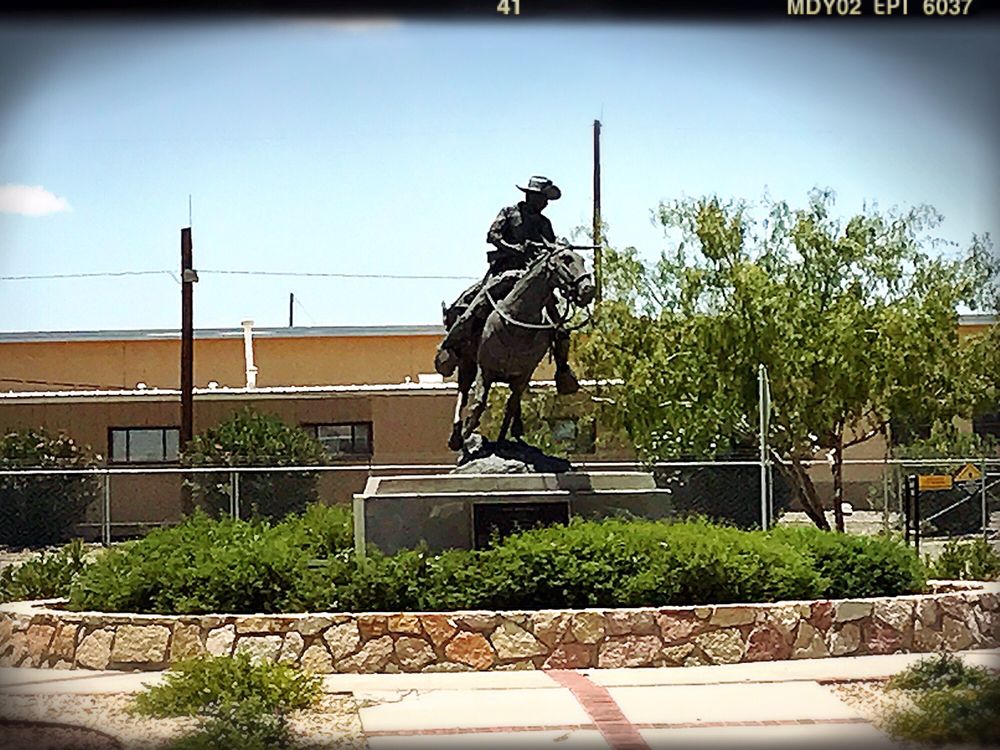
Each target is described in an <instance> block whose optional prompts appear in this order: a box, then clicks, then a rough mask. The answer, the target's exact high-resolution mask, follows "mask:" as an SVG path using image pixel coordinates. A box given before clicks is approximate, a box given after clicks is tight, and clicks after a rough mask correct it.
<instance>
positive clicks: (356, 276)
mask: <svg viewBox="0 0 1000 750" xmlns="http://www.w3.org/2000/svg"><path fill="white" fill-rule="evenodd" d="M199 273H217V274H227V275H240V276H316V277H332V278H342V279H415V280H418V281H423V280H430V281H438V280H441V281H472V280H475V279H478V278H479V277H478V276H444V275H442V276H437V275H433V274H396V273H324V272H314V271H224V270H206V271H199Z"/></svg>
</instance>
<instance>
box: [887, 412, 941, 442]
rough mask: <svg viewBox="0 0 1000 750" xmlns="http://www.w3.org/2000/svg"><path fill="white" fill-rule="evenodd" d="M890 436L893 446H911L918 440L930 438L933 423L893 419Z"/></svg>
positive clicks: (890, 425)
mask: <svg viewBox="0 0 1000 750" xmlns="http://www.w3.org/2000/svg"><path fill="white" fill-rule="evenodd" d="M889 434H890V436H891V439H892V444H893V445H895V446H899V445H910V444H911V443H914V442H916V441H917V440H928V439H929V438H930V436H931V423H930V422H928V421H925V420H919V419H900V418H897V417H893V418H891V419H890V420H889Z"/></svg>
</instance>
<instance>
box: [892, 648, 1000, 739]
mask: <svg viewBox="0 0 1000 750" xmlns="http://www.w3.org/2000/svg"><path fill="white" fill-rule="evenodd" d="M887 687H888V688H889V689H890V690H905V691H906V693H907V696H908V697H909V699H910V700H909V701H908V702H902V701H900V702H897V703H896V704H895V705H894V706H893V707H892V708H891V709H889V711H888V715H887V716H886V728H887V729H888V731H889V733H890V734H892V735H893V736H894V737H896V738H897V739H902V740H910V741H914V742H920V743H929V744H934V745H941V744H946V743H949V744H951V743H962V744H969V745H973V744H975V745H982V746H989V747H994V746H996V745H997V744H1000V675H997V674H995V673H992V672H989V671H987V670H986V669H982V668H980V667H969V666H967V665H965V664H964V662H962V660H961V659H959V658H958V657H955V656H950V655H948V654H941V655H940V656H938V657H935V658H932V659H925V660H923V661H921V662H918V663H917V664H916V665H914V666H913V667H910V668H909V669H907V670H905V671H904V672H902V673H900V674H898V675H896V676H895V677H893V678H892V679H891V680H890V681H889V684H888V686H887Z"/></svg>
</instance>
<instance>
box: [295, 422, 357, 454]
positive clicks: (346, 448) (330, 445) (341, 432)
mask: <svg viewBox="0 0 1000 750" xmlns="http://www.w3.org/2000/svg"><path fill="white" fill-rule="evenodd" d="M302 429H304V430H305V431H306V432H308V433H309V434H310V435H312V436H313V437H314V438H316V439H317V440H318V441H319V442H320V443H322V444H323V447H324V448H326V452H327V453H329V454H330V455H331V456H333V457H335V458H337V457H342V456H363V457H365V458H367V457H369V456H371V455H372V423H371V422H349V423H344V424H310V425H303V427H302Z"/></svg>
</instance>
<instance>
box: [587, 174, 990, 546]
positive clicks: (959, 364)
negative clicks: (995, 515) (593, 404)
mask: <svg viewBox="0 0 1000 750" xmlns="http://www.w3.org/2000/svg"><path fill="white" fill-rule="evenodd" d="M833 206H834V196H833V194H832V193H831V192H830V191H819V190H815V191H813V192H811V193H810V195H809V200H808V203H807V205H806V206H805V207H804V208H801V209H797V210H794V209H792V208H791V207H790V206H789V205H788V204H787V203H785V202H782V201H778V202H773V201H771V200H769V199H767V198H765V200H764V206H763V208H764V211H762V212H759V214H758V215H759V216H761V217H762V218H754V216H755V213H758V212H757V211H756V209H754V207H752V206H750V205H749V204H747V203H746V202H743V201H728V202H726V201H722V200H720V199H719V198H717V197H704V198H682V199H678V200H674V201H671V202H669V203H664V204H661V205H660V207H659V211H658V214H657V215H658V219H659V221H660V223H661V224H662V225H663V227H664V228H665V230H666V232H667V237H668V239H669V240H670V248H669V249H667V250H665V251H663V252H662V253H661V255H660V257H659V258H658V259H657V260H656V261H655V262H653V263H646V262H643V260H642V259H641V258H640V256H639V254H638V252H637V251H636V250H635V249H634V248H627V249H625V250H622V251H614V250H612V249H610V248H609V249H607V251H606V252H605V256H604V269H605V273H604V302H603V303H602V305H601V308H600V310H599V313H598V315H597V319H596V323H595V327H594V330H593V332H592V333H591V334H590V336H589V337H588V338H587V341H586V343H585V344H584V346H583V347H582V349H581V359H582V360H583V364H584V367H585V371H586V372H587V373H588V375H589V376H592V377H603V378H619V379H621V380H622V381H623V385H622V386H621V387H618V388H616V389H614V391H613V393H612V394H610V395H611V398H612V400H613V402H614V403H613V405H612V406H611V408H609V409H608V410H607V412H608V418H609V419H614V420H617V422H618V423H619V424H620V425H621V427H622V428H624V429H625V430H626V431H627V432H628V434H629V435H630V436H631V438H632V440H633V442H634V444H635V447H636V450H637V451H638V453H639V454H640V455H641V456H643V457H645V458H647V459H650V460H665V459H670V458H678V457H682V456H697V457H708V456H715V455H719V454H722V453H727V452H731V451H733V450H734V449H739V448H741V447H743V448H747V447H751V446H753V445H755V443H756V433H757V413H758V385H757V370H758V365H759V364H763V365H765V367H766V368H767V372H768V375H769V379H770V384H771V393H772V408H773V413H772V419H771V424H770V433H769V436H768V440H769V444H770V447H771V449H772V451H773V453H774V456H775V457H776V458H778V459H780V463H779V468H780V471H781V472H782V473H783V474H784V475H785V476H786V478H787V479H788V481H789V483H790V484H791V486H792V489H793V491H794V493H795V495H796V496H797V498H798V499H799V501H800V502H801V504H802V506H803V508H804V509H805V511H806V513H807V514H808V515H809V516H810V518H812V520H813V521H814V522H815V523H816V525H817V526H819V527H820V528H828V527H829V525H828V523H827V521H826V518H825V516H824V514H823V508H822V503H821V500H820V498H819V496H818V494H817V491H816V488H815V485H814V483H813V481H812V479H811V477H810V475H809V473H808V471H807V466H806V463H805V462H807V461H809V460H814V459H817V458H819V459H822V458H827V460H829V461H830V463H831V467H832V479H833V488H834V509H835V515H836V524H837V528H838V529H841V530H842V529H843V517H842V514H841V510H840V503H841V499H842V497H843V458H844V451H845V450H846V449H847V448H849V447H851V446H853V445H857V444H859V443H862V442H865V441H867V440H870V439H872V438H874V437H875V436H877V435H880V434H881V435H883V436H884V435H886V434H887V431H888V424H889V420H890V418H891V417H893V416H897V417H899V416H902V417H909V416H912V415H920V417H921V419H924V420H929V421H931V422H944V421H947V420H950V419H951V418H952V417H953V416H955V415H965V416H968V415H969V414H970V413H971V412H972V410H973V408H975V406H976V405H977V404H979V403H981V402H982V401H983V399H984V398H986V397H987V395H988V394H987V392H986V391H988V389H989V382H990V381H991V380H992V382H993V383H994V386H993V387H995V383H996V373H995V372H994V373H992V374H990V373H989V372H988V370H987V369H986V368H985V364H986V362H987V361H988V360H989V359H990V356H994V357H995V354H994V355H989V354H988V353H987V352H986V348H987V344H986V343H985V341H984V339H985V338H986V337H978V338H974V339H971V340H968V341H964V342H960V341H959V337H958V316H957V312H956V311H957V309H958V308H959V306H960V305H961V304H967V305H970V306H972V307H976V306H979V309H982V307H981V306H982V305H983V304H985V298H986V296H987V294H988V293H990V290H991V289H995V274H996V265H995V259H994V258H993V257H992V256H991V250H992V246H991V244H990V240H989V237H988V236H984V237H973V240H972V243H971V246H970V248H969V249H968V250H967V251H966V252H964V253H962V254H958V253H956V252H954V250H953V249H952V250H948V249H947V248H942V247H941V242H940V241H939V240H936V239H935V238H933V237H932V236H930V235H929V233H930V232H932V231H933V230H934V229H935V228H936V227H937V226H938V225H939V223H940V222H941V220H942V217H941V216H940V215H938V214H937V213H936V212H935V211H934V210H933V209H932V208H930V207H926V206H921V207H917V208H913V209H910V210H907V211H897V210H891V211H880V210H879V209H878V208H877V207H875V206H872V207H867V206H866V207H865V208H864V209H863V210H862V211H861V212H860V213H859V214H857V215H855V216H853V217H851V218H850V219H849V220H848V221H846V223H845V222H841V221H839V220H838V219H836V218H835V217H834V216H833V214H832V208H833ZM991 284H993V286H991ZM995 298H996V295H995V294H994V295H993V300H994V301H995ZM994 335H995V334H992V333H991V334H990V336H994ZM962 352H966V353H968V354H970V356H959V355H960V354H961V353H962Z"/></svg>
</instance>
